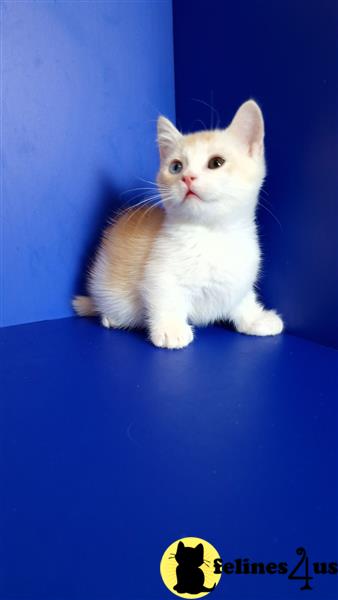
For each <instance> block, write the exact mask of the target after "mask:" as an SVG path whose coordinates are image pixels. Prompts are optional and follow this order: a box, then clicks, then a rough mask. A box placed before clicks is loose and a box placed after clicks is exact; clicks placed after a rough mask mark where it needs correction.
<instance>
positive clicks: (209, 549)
mask: <svg viewBox="0 0 338 600" xmlns="http://www.w3.org/2000/svg"><path fill="white" fill-rule="evenodd" d="M216 558H220V556H219V553H218V552H217V550H216V548H214V547H213V546H212V545H211V544H209V542H206V541H205V540H201V539H200V538H196V537H186V538H182V539H181V540H177V542H173V544H171V545H170V546H169V548H167V549H166V551H165V553H164V554H163V556H162V560H161V565H160V571H161V576H162V579H163V581H164V583H165V585H166V586H167V588H168V590H170V591H171V592H172V593H173V594H176V596H181V597H182V598H202V597H203V596H206V595H207V594H209V593H210V592H212V591H213V589H214V588H215V587H216V585H217V584H218V582H219V580H220V578H221V574H219V575H215V573H214V560H215V559H216Z"/></svg>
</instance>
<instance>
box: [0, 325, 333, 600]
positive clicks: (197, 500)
mask: <svg viewBox="0 0 338 600" xmlns="http://www.w3.org/2000/svg"><path fill="white" fill-rule="evenodd" d="M0 341H1V345H2V351H3V355H2V360H1V381H2V384H1V385H2V394H1V425H0V427H1V437H2V444H3V451H2V453H1V469H2V473H1V481H3V482H4V485H3V486H2V492H1V500H2V505H3V510H2V515H1V519H2V534H3V535H2V538H3V542H4V543H3V544H2V550H3V551H4V552H3V556H2V558H1V561H0V565H1V588H0V597H1V598H2V599H14V598H15V599H28V598H29V599H32V600H33V599H34V600H37V599H42V598H43V599H51V598H52V599H55V600H59V599H64V600H65V599H69V600H73V599H79V600H80V599H92V600H95V599H100V600H103V599H104V600H155V599H156V600H160V599H163V600H164V599H170V598H174V596H173V595H172V594H171V593H170V592H169V591H168V590H167V589H166V588H165V587H164V586H163V584H162V581H161V579H160V575H159V564H160V559H161V555H162V553H163V552H164V550H165V549H166V547H167V546H168V545H169V544H170V543H171V542H173V541H175V540H177V539H179V538H180V537H184V536H198V537H201V538H203V539H206V540H208V541H210V542H211V543H212V544H214V546H215V547H216V548H217V550H218V551H219V552H220V554H221V556H222V558H223V560H224V561H231V560H234V559H236V558H239V557H242V558H246V557H247V558H250V559H251V560H256V561H265V562H271V561H274V562H280V561H288V562H289V564H290V565H292V566H294V564H296V554H295V550H296V548H297V547H299V546H304V547H305V548H306V550H307V552H308V554H309V557H310V560H311V561H335V560H337V559H338V543H337V530H338V528H337V525H338V519H337V505H338V493H337V473H338V458H337V457H338V452H337V445H338V443H337V389H338V388H337V353H336V352H335V351H334V350H332V349H330V348H327V347H324V346H319V345H316V344H314V343H312V342H308V341H306V340H303V339H299V338H296V337H292V336H289V335H283V336H281V337H278V338H265V339H259V338H250V337H245V336H242V335H239V334H236V333H233V332H231V331H227V330H226V329H224V328H222V327H214V328H208V329H205V330H199V331H198V332H197V335H196V340H195V342H194V344H193V345H192V346H190V347H189V348H187V349H185V350H183V351H165V350H158V349H155V348H153V347H152V346H151V345H150V344H149V343H147V342H146V341H145V338H144V335H143V334H142V333H135V332H130V333H129V332H119V331H109V330H105V329H104V328H101V327H100V326H99V325H98V324H97V322H96V321H95V320H92V321H91V320H81V319H75V318H74V319H64V320H58V321H51V322H44V323H38V324H32V325H24V326H18V327H11V328H7V329H3V330H2V331H1V332H0ZM301 583H302V582H299V581H290V580H288V578H287V576H278V575H265V576H263V575H255V576H254V575H253V576H244V575H231V576H230V575H223V576H222V579H221V581H220V584H219V585H218V587H217V588H216V590H215V591H214V592H213V594H212V598H214V599H215V600H217V598H220V599H221V598H222V599H230V600H233V599H236V600H237V599H241V600H262V599H269V600H277V599H278V600H286V599H289V598H291V599H293V598H302V597H303V596H304V597H305V596H306V597H311V598H317V599H320V600H329V599H330V600H333V599H337V597H338V576H336V577H335V576H332V575H320V576H319V575H318V576H317V577H316V578H315V579H314V580H313V581H312V586H313V591H312V592H300V591H299V587H300V585H301Z"/></svg>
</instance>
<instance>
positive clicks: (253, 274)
mask: <svg viewBox="0 0 338 600" xmlns="http://www.w3.org/2000/svg"><path fill="white" fill-rule="evenodd" d="M259 255H260V253H259V246H258V242H257V236H256V229H255V226H254V224H252V225H250V226H249V227H245V228H244V227H242V228H236V229H235V228H232V229H228V230H222V229H217V230H214V229H212V230H211V229H208V228H206V227H203V226H192V225H186V226H183V225H182V226H179V227H176V228H173V227H165V228H164V229H163V232H162V233H161V235H160V236H159V238H158V240H157V242H156V244H155V247H154V249H153V253H152V256H151V259H150V264H149V267H150V270H151V272H152V274H153V275H154V276H155V277H156V278H158V280H159V281H161V282H163V287H164V286H166V285H168V283H169V285H170V286H171V290H172V297H171V302H179V297H180V296H181V297H183V299H184V300H183V301H184V302H185V304H186V306H187V312H188V315H189V319H190V321H191V322H192V323H194V324H206V323H209V322H212V321H215V320H217V319H221V318H226V315H227V313H228V312H229V310H230V309H231V308H232V307H233V306H234V305H235V304H236V303H238V302H239V301H240V300H241V299H242V298H243V297H244V295H245V294H246V293H247V292H248V291H249V290H250V289H251V288H252V285H253V284H254V282H255V280H256V278H257V272H258V268H259ZM163 287H162V285H160V288H162V290H161V293H163ZM159 291H160V290H159ZM167 294H168V291H167Z"/></svg>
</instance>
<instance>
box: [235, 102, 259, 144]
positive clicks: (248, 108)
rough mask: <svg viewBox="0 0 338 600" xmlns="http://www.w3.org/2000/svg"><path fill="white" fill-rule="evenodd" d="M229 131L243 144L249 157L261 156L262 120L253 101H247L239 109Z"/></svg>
mask: <svg viewBox="0 0 338 600" xmlns="http://www.w3.org/2000/svg"><path fill="white" fill-rule="evenodd" d="M230 131H232V132H233V133H234V135H236V136H237V138H239V139H240V141H241V142H242V143H243V144H245V146H246V147H247V149H248V154H249V155H250V156H255V155H262V154H263V149H264V120H263V115H262V111H261V109H260V108H259V106H258V104H256V102H255V101H254V100H248V101H247V102H244V104H242V105H241V106H240V107H239V109H238V111H237V112H236V114H235V116H234V118H233V119H232V122H231V124H230Z"/></svg>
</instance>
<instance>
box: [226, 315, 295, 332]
mask: <svg viewBox="0 0 338 600" xmlns="http://www.w3.org/2000/svg"><path fill="white" fill-rule="evenodd" d="M283 327H284V325H283V321H282V319H281V318H280V316H279V315H277V313H276V312H275V311H274V310H263V311H262V312H261V314H260V315H259V316H258V317H257V318H256V319H255V321H253V322H252V323H242V324H241V326H240V327H238V328H237V329H238V331H240V333H246V334H248V335H278V334H279V333H281V332H282V331H283Z"/></svg>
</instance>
